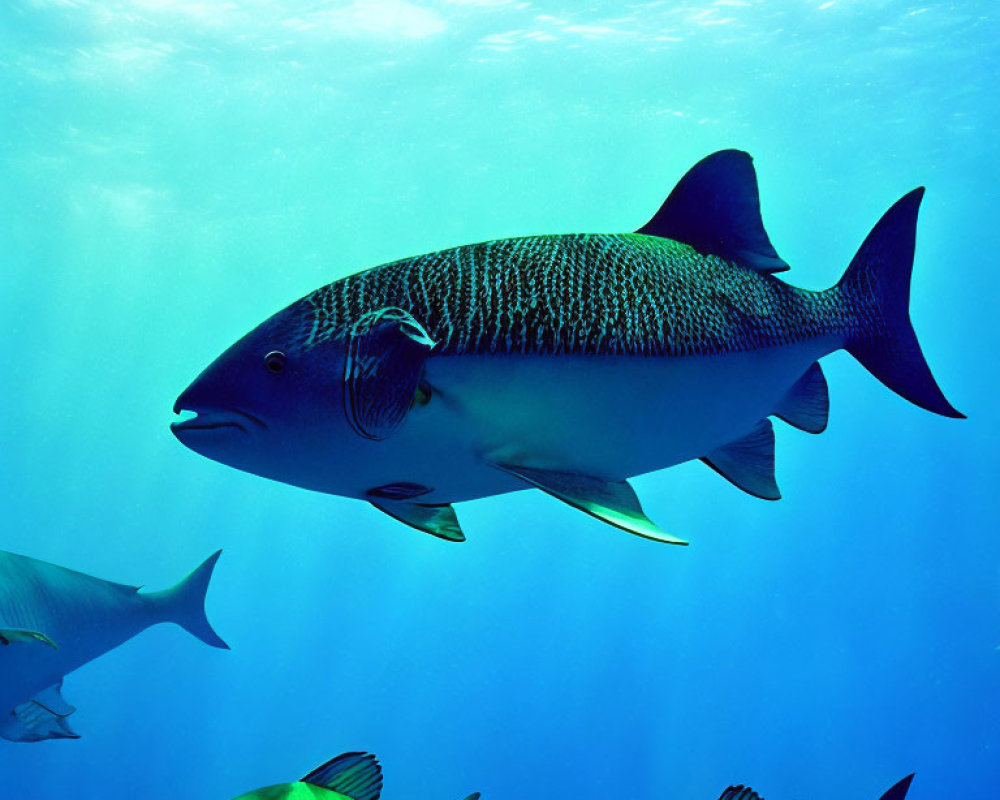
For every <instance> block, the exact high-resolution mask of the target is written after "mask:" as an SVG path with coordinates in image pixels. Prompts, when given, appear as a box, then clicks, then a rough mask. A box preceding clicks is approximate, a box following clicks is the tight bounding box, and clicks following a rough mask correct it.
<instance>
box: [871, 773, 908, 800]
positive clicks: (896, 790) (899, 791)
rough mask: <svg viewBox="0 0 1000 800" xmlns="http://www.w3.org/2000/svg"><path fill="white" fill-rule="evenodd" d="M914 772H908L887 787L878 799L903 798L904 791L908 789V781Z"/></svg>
mask: <svg viewBox="0 0 1000 800" xmlns="http://www.w3.org/2000/svg"><path fill="white" fill-rule="evenodd" d="M913 775H914V773H912V772H911V773H910V774H909V775H907V776H906V777H905V778H903V780H901V781H900V782H899V783H897V784H896V785H895V786H893V787H892V788H891V789H889V791H888V792H886V793H885V794H884V795H882V797H880V798H879V800H904V798H905V797H906V793H907V792H908V791H910V782H911V781H912V780H913Z"/></svg>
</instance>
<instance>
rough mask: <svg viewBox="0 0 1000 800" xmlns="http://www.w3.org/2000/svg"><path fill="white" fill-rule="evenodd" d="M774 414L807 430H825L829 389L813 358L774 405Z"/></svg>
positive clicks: (828, 409) (812, 431) (790, 423)
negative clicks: (775, 406) (801, 374)
mask: <svg viewBox="0 0 1000 800" xmlns="http://www.w3.org/2000/svg"><path fill="white" fill-rule="evenodd" d="M774 415H775V416H776V417H779V418H781V419H783V420H784V421H785V422H787V423H788V424H789V425H793V426H795V427H796V428H798V429H799V430H802V431H806V432H807V433H822V432H823V431H825V430H826V422H827V418H828V417H829V415H830V393H829V391H828V389H827V385H826V378H825V377H824V376H823V370H822V368H821V367H820V365H819V362H817V361H814V362H813V364H812V366H810V367H809V369H807V370H806V371H805V374H804V375H803V376H802V377H801V378H799V379H798V380H797V381H796V382H795V384H794V385H793V386H792V388H791V389H789V390H788V393H787V394H786V395H785V396H784V397H783V398H782V399H781V402H780V403H778V407H777V408H776V409H774Z"/></svg>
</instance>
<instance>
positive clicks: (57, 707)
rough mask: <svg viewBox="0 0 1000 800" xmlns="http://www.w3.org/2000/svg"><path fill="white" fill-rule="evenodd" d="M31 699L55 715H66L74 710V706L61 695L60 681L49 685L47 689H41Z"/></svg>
mask: <svg viewBox="0 0 1000 800" xmlns="http://www.w3.org/2000/svg"><path fill="white" fill-rule="evenodd" d="M32 700H34V701H35V702H36V703H38V705H40V706H41V707H42V708H44V709H45V710H46V711H48V712H50V713H52V714H55V715H56V716H57V717H68V716H69V715H70V714H72V713H73V712H74V711H76V706H71V705H70V704H69V703H67V702H66V699H65V698H64V697H63V696H62V681H59V683H56V684H54V685H52V686H50V687H49V688H48V689H43V690H42V691H40V692H39V693H38V694H36V695H35V696H34V697H33V698H32Z"/></svg>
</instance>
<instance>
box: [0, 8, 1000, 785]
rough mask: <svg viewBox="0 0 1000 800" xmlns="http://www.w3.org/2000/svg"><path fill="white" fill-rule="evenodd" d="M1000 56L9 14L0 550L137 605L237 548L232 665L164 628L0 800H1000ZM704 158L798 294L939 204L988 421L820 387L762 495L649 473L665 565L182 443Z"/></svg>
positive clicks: (977, 395)
mask: <svg viewBox="0 0 1000 800" xmlns="http://www.w3.org/2000/svg"><path fill="white" fill-rule="evenodd" d="M998 42H1000V29H998V24H997V14H996V10H995V4H994V3H991V2H972V1H971V0H970V2H965V3H958V4H953V3H949V2H925V3H910V2H903V1H902V0H898V1H897V0H883V1H881V2H870V3H868V2H866V3H861V2H845V0H837V1H836V2H822V0H814V1H813V2H798V1H796V2H792V0H788V1H787V2H778V1H777V0H717V1H716V2H715V3H708V2H706V3H704V4H688V3H683V2H678V3H667V2H650V3H610V2H590V3H585V4H578V3H571V2H568V0H564V2H561V3H550V2H508V1H507V0H435V1H434V2H430V1H428V2H420V3H418V2H415V1H414V2H409V1H408V0H372V1H371V2H359V3H356V4H348V3H342V2H341V3H329V2H283V3H269V2H263V0H232V1H231V2H214V1H213V0H201V2H199V1H198V0H190V2H188V1H186V0H108V2H103V3H102V2H92V1H91V0H13V2H10V3H6V4H4V7H3V9H2V10H0V115H2V116H0V132H2V133H0V209H2V211H0V260H2V275H3V287H4V288H3V291H2V293H0V311H2V316H0V321H2V330H3V339H2V342H3V348H4V350H3V358H2V365H3V366H2V369H3V375H4V378H3V391H2V393H0V418H2V421H3V424H2V425H0V459H2V460H0V475H2V480H0V503H2V507H3V523H2V533H0V548H2V549H6V550H12V551H15V552H21V553H25V554H27V555H32V556H35V557H37V558H42V559H46V560H49V561H53V562H55V563H58V564H62V565H65V566H68V567H72V568H74V569H78V570H81V571H84V572H88V573H92V574H95V575H98V576H100V577H104V578H108V579H113V580H118V581H122V582H128V583H137V584H145V585H147V586H149V587H151V588H154V589H158V588H161V587H165V586H167V585H170V584H172V583H174V582H175V581H176V580H178V579H179V578H180V577H181V576H182V575H184V574H186V573H187V571H188V570H190V569H191V568H193V567H194V566H195V565H196V564H197V563H199V562H200V560H201V559H202V558H204V557H205V556H207V555H208V554H209V553H210V552H212V551H213V550H215V549H216V548H218V547H222V548H223V549H224V554H223V557H222V560H221V561H220V562H219V566H218V569H217V572H216V576H215V579H214V582H213V586H212V589H211V590H210V593H209V603H208V605H209V616H210V618H211V619H212V621H213V623H214V624H215V626H216V628H217V629H218V630H219V632H220V633H221V634H222V635H223V636H224V637H225V638H226V639H227V640H228V641H229V643H230V644H231V645H232V647H233V650H232V652H223V651H217V650H212V649H210V648H208V647H205V646H204V645H202V644H201V643H200V642H198V641H196V640H195V639H193V638H191V637H190V636H188V635H187V634H186V633H184V632H183V631H182V630H180V629H179V628H175V627H172V626H160V627H157V628H153V629H151V630H149V631H147V632H146V633H144V634H142V635H141V636H139V637H138V638H136V639H135V640H133V641H131V642H129V643H127V644H126V645H124V646H123V647H121V648H119V649H118V650H115V651H113V652H111V653H109V654H108V655H107V656H105V657H103V658H101V659H100V660H98V661H95V662H93V663H91V664H89V665H87V666H86V667H84V668H83V669H81V670H79V671H78V672H77V673H75V674H72V675H71V676H69V677H68V678H67V680H66V684H65V688H64V694H65V696H66V697H67V699H68V700H69V701H70V702H72V703H73V704H74V705H76V706H78V708H79V711H78V712H77V714H76V715H75V716H74V717H73V724H74V727H75V728H76V729H77V730H79V731H80V732H81V733H82V734H83V738H82V739H80V740H79V741H57V742H47V743H42V744H34V745H15V744H10V743H8V742H4V741H0V797H3V798H7V797H10V798H29V797H30V798H32V800H47V799H48V798H65V797H75V798H88V799H90V798H99V799H101V800H104V799H105V798H112V799H115V798H127V797H133V796H141V797H143V798H149V799H150V800H154V799H159V798H191V799H192V800H201V799H202V798H204V800H222V799H223V798H229V797H233V796H234V795H237V794H239V793H241V792H243V791H247V790H249V789H251V788H254V787H256V786H260V785H262V784H267V783H273V782H277V781H281V780H291V779H295V778H297V777H299V776H301V775H302V774H304V773H306V772H307V771H309V770H310V769H312V768H313V767H314V766H316V765H318V764H319V763H321V762H323V761H325V760H326V759H327V758H329V757H330V756H332V755H334V754H336V753H339V752H341V751H344V750H353V749H368V750H371V751H374V752H376V753H377V754H378V755H379V756H380V758H381V759H382V762H383V765H384V768H385V771H386V788H385V792H384V796H385V798H386V800H393V798H410V797H412V798H417V797H426V798H441V799H442V800H448V798H454V799H455V800H457V799H458V798H460V797H464V796H465V795H466V794H467V793H469V792H471V791H473V790H480V791H482V792H483V793H484V800H501V799H502V798H517V799H518V800H522V799H525V798H580V800H583V799H584V798H603V797H609V798H636V799H643V798H651V799H654V798H655V799H659V798H664V799H665V800H666V799H667V798H669V799H671V800H673V799H675V798H676V799H677V800H713V799H714V798H716V797H718V795H719V793H720V792H721V791H722V789H723V788H725V786H726V785H727V784H728V783H730V782H734V783H735V782H745V783H750V784H752V785H753V786H754V787H756V788H758V789H759V791H760V792H761V793H762V794H763V795H764V796H765V797H767V798H768V800H793V798H809V799H810V800H834V798H836V799H837V800H841V799H842V798H858V800H867V799H868V798H871V799H872V800H874V799H875V798H877V797H878V795H879V793H880V792H881V791H882V790H884V789H885V788H887V787H888V786H889V785H890V784H891V783H893V782H894V781H895V780H897V779H898V778H900V777H902V776H903V775H904V774H906V773H908V772H910V771H914V770H915V771H916V772H917V778H916V782H915V783H914V786H913V789H912V791H911V794H910V797H911V798H912V800H923V799H924V798H939V797H963V798H977V797H983V798H989V797H992V796H994V793H995V791H996V789H995V787H996V785H997V781H998V780H1000V709H998V703H1000V536H998V533H997V518H998V512H1000V501H998V481H997V477H998V467H997V456H996V453H997V450H998V446H1000V437H998V428H997V424H996V414H997V401H996V396H997V391H998V389H1000V379H998V377H997V374H998V373H997V368H996V353H997V352H998V349H997V348H998V345H1000V341H998V326H997V323H996V311H995V304H996V300H995V298H994V294H995V284H996V281H995V274H996V268H997V264H996V253H997V251H998V249H1000V242H998V239H1000V234H998V231H1000V225H998V223H997V213H996V209H997V207H998V201H1000V195H998V190H997V185H998V179H1000V169H998V163H1000V162H998V159H997V151H996V143H997V141H998V134H1000V111H998V101H997V95H996V84H997V80H998V78H1000V75H998V64H1000V57H998ZM724 147H739V148H743V149H746V150H748V151H750V152H751V153H752V154H753V155H754V157H755V164H756V167H757V170H758V175H759V179H760V187H761V198H762V207H763V216H764V220H765V224H766V225H767V228H768V230H769V233H770V235H771V239H772V241H773V242H774V244H775V246H776V248H777V250H778V252H779V253H780V254H781V255H782V256H783V257H784V258H785V259H786V260H787V261H788V262H789V263H790V264H791V265H792V270H791V271H790V272H789V273H787V274H786V275H785V276H783V277H786V278H787V279H788V280H789V281H791V282H793V283H795V284H796V285H799V286H804V287H808V288H822V287H824V286H828V285H830V284H832V283H834V282H835V281H836V280H837V279H838V278H839V276H840V274H841V273H842V271H843V270H844V268H845V266H846V265H847V263H848V261H849V260H850V258H851V256H852V255H853V253H854V251H855V249H856V248H857V246H858V244H859V243H860V242H861V240H862V239H863V238H864V236H865V234H866V233H867V232H868V230H869V228H870V227H871V225H872V224H874V222H875V221H876V220H877V218H878V217H879V215H880V214H881V213H882V212H883V211H884V210H885V209H886V208H887V207H888V206H889V205H890V204H891V203H892V202H893V201H894V200H896V199H897V198H898V197H899V196H900V195H902V194H903V193H904V192H906V191H908V190H910V189H911V188H913V187H914V186H917V185H926V186H927V196H926V199H925V201H924V205H923V208H922V211H921V219H920V224H919V233H918V242H917V254H916V265H915V271H914V280H913V297H912V303H911V310H912V316H913V320H914V325H915V328H916V330H917V332H918V334H919V336H920V338H921V342H922V345H923V348H924V352H925V354H926V356H927V359H928V361H929V363H930V364H931V366H932V368H933V369H934V371H935V374H936V376H937V378H938V380H939V381H940V383H941V385H942V387H943V388H944V390H945V392H946V394H948V396H949V398H950V399H951V400H952V401H953V402H954V403H955V405H956V406H958V407H959V408H960V409H961V410H962V411H964V412H965V413H967V414H968V415H969V419H968V420H966V421H952V420H947V419H943V418H939V417H935V416H933V415H931V414H929V413H927V412H924V411H922V410H920V409H918V408H916V407H914V406H912V405H910V404H908V403H906V402H905V401H903V400H902V399H900V398H899V397H897V396H896V395H894V394H892V393H891V392H889V391H888V390H887V389H885V388H884V387H883V386H882V385H881V384H879V383H878V382H877V381H875V380H874V379H873V378H872V377H871V376H870V375H868V374H867V373H866V372H865V371H864V370H863V369H862V368H861V367H860V366H859V365H858V364H857V363H856V362H855V361H854V360H853V359H852V358H851V357H849V356H848V355H846V354H845V353H838V354H835V355H833V356H831V357H829V358H827V359H825V360H824V364H823V366H824V369H825V371H826V374H827V378H828V380H829V383H830V387H831V402H832V414H831V423H830V426H829V429H828V430H827V431H826V432H825V433H824V434H823V435H821V436H809V435H807V434H804V433H801V432H798V431H795V430H793V429H791V428H789V427H788V426H785V425H782V424H778V425H777V426H776V429H777V438H778V451H777V457H778V479H779V482H780V485H781V487H782V490H783V493H784V499H783V500H782V501H781V502H779V503H766V502H762V501H759V500H755V499H753V498H751V497H749V496H747V495H744V494H742V493H740V492H739V491H737V490H736V489H734V488H733V487H731V486H730V485H729V484H727V483H726V482H724V481H722V480H720V479H719V477H718V476H716V475H715V474H714V473H713V472H711V471H710V470H708V469H706V468H705V467H704V466H702V465H700V464H697V463H694V464H687V465H683V466H681V467H677V468H673V469H671V470H668V471H664V472H660V473H656V474H651V475H647V476H644V477H641V478H639V479H637V480H636V481H635V485H636V487H637V490H638V492H639V494H640V496H641V497H642V498H643V502H644V506H645V508H646V510H647V511H648V513H649V514H650V516H652V517H653V518H654V519H656V520H658V521H659V522H660V523H661V524H662V525H663V526H664V527H665V528H666V529H667V530H669V531H670V532H672V533H675V534H677V535H680V536H683V537H685V538H688V539H690V540H691V542H692V545H691V547H689V548H676V547H669V546H665V545H658V544H655V543H652V542H649V541H645V540H641V539H638V538H635V537H631V536H628V535H626V534H624V533H621V532H618V531H615V530H613V529H611V528H609V527H606V526H602V525H601V524H600V523H598V522H596V521H593V520H591V519H590V518H588V517H586V516H584V515H582V514H579V513H576V512H574V511H572V510H570V509H569V508H567V507H565V506H563V505H562V504H560V503H557V502H556V501H554V500H552V499H551V498H549V497H547V496H545V495H543V494H542V493H540V492H521V493H518V494H514V495H508V496H503V497H498V498H493V499H488V500H481V501H476V502H471V503H467V504H463V505H461V506H460V507H459V509H458V511H459V513H460V515H461V518H462V521H463V526H464V528H465V530H466V533H467V534H468V541H467V542H466V543H464V544H461V545H453V544H448V543H445V542H442V541H439V540H436V539H434V538H432V537H430V536H426V535H422V534H419V533H417V532H416V531H413V530H410V529H407V528H404V527H403V526H401V525H399V524H398V523H395V522H393V521H392V520H390V519H389V518H388V517H385V516H383V515H381V514H379V513H378V512H376V511H375V510H373V509H371V508H370V507H368V506H366V505H365V504H363V503H360V502H357V501H350V500H345V499H342V498H337V497H332V496H322V495H318V494H312V493H309V492H307V491H305V490H301V489H296V488H293V487H289V486H284V485H281V484H278V483H274V482H269V481H266V480H263V479H260V478H256V477H253V476H251V475H247V474H243V473H240V472H237V471H235V470H232V469H229V468H227V467H223V466H221V465H219V464H216V463H213V462H210V461H208V460H206V459H203V458H201V457H199V456H197V455H195V454H194V453H192V452H190V451H188V450H186V449H185V448H183V447H182V446H181V445H179V444H178V443H177V441H175V439H174V438H173V436H172V435H171V434H170V431H169V429H168V425H169V423H170V421H171V419H172V414H171V405H172V404H173V401H174V398H175V397H176V395H177V393H178V392H179V391H180V390H181V389H182V388H184V386H185V385H186V384H187V383H188V382H189V381H190V379H191V378H193V377H194V375H195V374H196V373H197V372H198V371H199V370H200V369H201V368H202V367H203V366H204V365H205V364H207V363H208V361H209V360H210V359H211V358H213V357H214V356H215V355H216V354H217V353H218V352H220V351H221V350H222V349H223V348H224V347H226V346H228V345H229V344H230V343H231V342H232V341H234V340H235V339H236V338H237V337H239V336H240V335H242V334H243V333H244V332H246V331H247V330H249V329H250V328H251V327H253V326H254V325H256V324H257V323H258V322H260V321H261V320H262V319H264V318H265V317H267V316H268V315H270V314H271V313H273V312H274V311H276V310H278V309H279V308H280V307H282V306H284V305H285V304H287V303H289V302H291V301H292V300H295V299H296V298H298V297H300V296H301V295H303V294H305V293H306V292H307V291H309V290H311V289H313V288H315V287H317V286H319V285H321V284H324V283H327V282H329V281H331V280H333V279H335V278H338V277H341V276H343V275H346V274H349V273H351V272H353V271H355V270H357V269H360V268H363V267H367V266H371V265H374V264H377V263H380V262H383V261H386V260H390V259H393V258H399V257H404V256H408V255H414V254H417V253H421V252H426V251H429V250H434V249H439V248H442V247H447V246H451V245H456V244H463V243H467V242H472V241H478V240H482V239H489V238H498V237H503V236H512V235H521V234H529V233H556V232H576V231H588V232H589V231H593V232H598V231H627V230H633V229H635V228H636V227H638V226H639V225H641V224H642V223H644V222H645V221H646V220H647V219H648V218H649V216H650V215H651V213H652V212H653V211H654V210H655V209H656V208H657V206H658V205H659V203H660V202H661V201H662V199H663V197H664V196H665V195H666V193H667V192H668V191H669V189H670V188H671V187H672V185H673V183H674V181H675V180H676V179H677V178H678V177H679V176H680V175H681V174H682V173H683V172H684V171H685V170H686V169H687V168H688V167H689V166H691V165H692V164H693V163H694V162H695V161H697V160H698V159H699V158H701V157H702V156H704V155H706V154H707V153H709V152H712V151H713V150H716V149H720V148H724ZM337 457H338V454H337V453H330V459H331V461H334V460H336V459H337Z"/></svg>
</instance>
